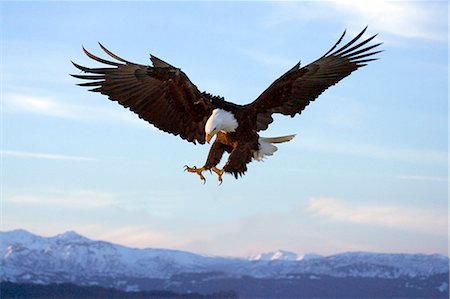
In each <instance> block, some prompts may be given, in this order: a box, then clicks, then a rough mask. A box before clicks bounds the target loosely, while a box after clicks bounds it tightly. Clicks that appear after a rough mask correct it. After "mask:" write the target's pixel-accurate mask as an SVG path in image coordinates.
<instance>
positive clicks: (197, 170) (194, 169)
mask: <svg viewBox="0 0 450 299" xmlns="http://www.w3.org/2000/svg"><path fill="white" fill-rule="evenodd" d="M204 170H205V168H204V167H201V168H197V167H195V166H194V167H189V166H187V165H184V171H187V172H192V173H196V174H197V175H198V176H199V177H200V179H201V180H202V181H203V184H205V183H206V178H205V177H204V176H203V174H202V172H203V171H204Z"/></svg>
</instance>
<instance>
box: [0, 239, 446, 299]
mask: <svg viewBox="0 0 450 299" xmlns="http://www.w3.org/2000/svg"><path fill="white" fill-rule="evenodd" d="M0 240H1V244H0V254H1V257H2V260H1V268H2V270H1V279H2V281H8V282H14V283H34V284H43V285H45V284H52V283H73V284H76V285H80V286H101V287H107V288H116V289H119V290H124V291H129V292H136V291H146V290H155V289H159V290H168V291H176V292H183V293H185V292H198V293H213V292H218V291H234V292H236V293H238V294H240V295H242V296H243V297H245V298H261V297H266V298H269V297H274V296H275V297H277V298H288V297H298V298H301V296H308V297H316V295H317V297H319V296H321V297H323V298H328V297H329V298H335V297H336V296H341V297H348V296H353V295H355V296H356V295H358V294H359V295H361V294H365V295H367V296H368V297H371V296H374V295H376V296H378V297H380V296H381V298H385V295H389V296H388V297H391V298H393V297H400V296H404V297H408V298H413V297H414V298H420V297H421V296H423V297H429V298H430V297H432V298H441V297H442V298H448V289H449V284H448V279H449V258H448V257H447V256H444V255H438V254H432V255H426V254H387V253H369V252H349V253H340V254H335V255H331V256H321V255H317V254H306V255H298V254H296V253H293V252H288V251H283V250H278V251H274V252H269V253H262V254H259V255H257V256H253V257H247V258H232V257H217V256H206V255H199V254H194V253H189V252H185V251H178V250H169V249H152V248H148V249H137V248H129V247H125V246H121V245H116V244H112V243H109V242H104V241H94V240H90V239H88V238H86V237H84V236H81V235H79V234H77V233H76V232H73V231H69V232H66V233H63V234H60V235H57V236H54V237H41V236H38V235H34V234H32V233H30V232H27V231H25V230H14V231H8V232H0ZM330 286H334V289H335V291H334V292H331V291H330V292H328V291H327V290H328V289H329V288H330ZM336 290H337V291H336ZM339 290H341V291H339ZM340 292H341V293H340ZM377 292H378V293H377ZM380 292H381V293H380ZM383 292H385V293H383ZM394 295H395V296H394ZM388 297H386V298H388ZM360 298H363V297H360Z"/></svg>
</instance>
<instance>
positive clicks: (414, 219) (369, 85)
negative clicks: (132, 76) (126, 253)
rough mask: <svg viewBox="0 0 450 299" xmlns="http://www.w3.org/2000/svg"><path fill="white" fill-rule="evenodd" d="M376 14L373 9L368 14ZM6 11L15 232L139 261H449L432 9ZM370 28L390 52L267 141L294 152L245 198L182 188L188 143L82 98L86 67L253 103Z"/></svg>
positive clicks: (246, 183)
mask: <svg viewBox="0 0 450 299" xmlns="http://www.w3.org/2000/svg"><path fill="white" fill-rule="evenodd" d="M360 2H362V1H360ZM0 5H1V6H0V8H1V21H0V22H1V23H0V27H1V40H2V42H1V51H2V52H1V53H2V54H1V76H2V77H1V80H2V81H1V83H2V85H1V99H2V106H1V107H2V145H1V151H2V167H1V171H2V215H1V216H2V223H1V226H2V230H11V229H16V228H24V229H27V230H30V231H32V232H34V233H38V234H41V235H45V236H50V235H55V234H58V233H61V232H64V231H66V230H75V231H77V232H79V233H81V234H83V235H86V236H87V237H90V238H92V239H102V240H108V241H112V242H116V243H120V244H124V245H127V246H133V247H163V248H176V249H181V250H189V251H193V252H198V253H205V254H212V255H227V256H247V255H254V254H258V253H260V252H264V251H271V250H276V249H278V248H282V249H285V250H291V251H295V252H297V253H308V252H316V253H319V254H332V253H336V252H341V251H359V250H367V251H378V252H423V253H447V247H448V242H447V240H448V192H447V186H448V177H447V174H448V172H447V168H448V158H447V139H448V104H447V98H448V86H447V82H448V25H447V18H448V15H447V12H448V3H447V2H446V1H436V2H429V1H427V2H399V1H398V2H379V1H364V3H358V1H354V2H327V1H321V2H185V1H180V2H170V1H168V2H20V1H4V2H1V3H0ZM366 25H369V29H368V33H367V36H369V35H370V34H375V33H379V36H378V37H377V38H376V41H377V42H383V45H382V47H383V49H384V50H385V52H383V53H380V54H379V57H380V58H381V59H380V60H379V61H376V62H373V63H371V64H370V65H368V66H367V67H365V68H362V69H360V70H358V71H357V72H355V73H354V74H352V75H351V76H350V77H348V78H346V79H344V80H343V81H342V82H340V83H339V84H338V85H337V86H334V87H332V88H330V89H329V90H327V91H326V92H325V93H324V94H323V95H322V96H321V97H320V98H319V99H318V100H317V101H315V102H314V103H312V104H311V105H310V106H309V107H308V108H307V109H306V110H305V111H304V112H303V113H302V115H301V116H297V117H295V118H293V119H291V118H286V117H281V116H280V117H276V118H275V122H274V124H273V125H271V126H270V127H269V129H268V130H267V131H266V132H263V133H262V134H261V135H262V136H277V135H285V134H297V137H296V138H295V139H294V140H293V141H291V142H290V143H287V144H281V145H280V146H279V151H278V152H277V153H275V155H274V156H273V157H270V158H269V159H267V160H266V161H265V162H259V163H258V162H253V163H251V164H250V165H249V171H248V172H247V174H246V175H245V176H244V177H243V178H242V179H240V180H235V179H234V178H232V177H231V176H224V183H223V184H222V185H221V186H219V185H218V183H217V181H216V178H215V177H214V176H210V175H209V174H207V175H206V178H207V183H206V185H203V184H202V183H201V181H200V180H198V177H197V176H195V175H193V174H189V173H185V172H183V165H185V164H188V165H190V166H192V165H197V166H201V165H203V164H202V163H204V161H205V159H206V156H207V153H208V150H209V146H200V145H197V146H195V145H193V144H190V143H187V142H185V141H183V140H181V139H179V138H178V137H174V136H172V135H169V134H166V133H163V132H161V131H158V130H157V129H155V128H153V127H152V126H151V125H148V124H147V123H145V122H144V121H141V120H139V119H138V118H137V117H136V116H135V115H133V113H131V112H129V111H126V110H125V109H123V108H122V107H120V106H119V105H117V104H116V103H113V102H110V101H109V100H107V98H106V97H105V96H103V95H101V94H94V93H89V92H87V91H86V90H85V89H83V88H81V87H78V86H76V85H75V84H76V83H79V82H77V80H76V79H74V78H72V77H70V76H69V75H68V74H69V73H77V70H76V69H75V68H74V67H73V66H72V65H71V63H70V60H73V61H75V62H77V63H80V64H82V65H89V66H90V65H96V63H95V62H92V61H90V60H89V59H88V58H87V57H86V56H85V55H84V54H83V53H82V51H81V46H82V45H84V46H85V47H86V48H87V49H89V50H90V51H91V52H93V53H95V54H98V55H103V54H102V53H101V50H100V49H99V47H98V45H97V42H98V41H100V42H102V43H103V44H104V45H105V46H106V47H108V48H109V49H110V50H111V51H113V52H114V53H116V54H118V55H119V56H122V57H123V58H125V59H128V60H131V61H135V62H138V63H142V64H149V60H148V57H149V54H150V53H152V54H154V55H156V56H158V57H160V58H162V59H164V60H166V61H168V62H169V63H171V64H173V65H175V66H178V67H180V68H182V70H183V71H184V72H185V73H186V74H187V75H188V76H189V77H190V79H191V81H193V82H194V83H195V84H196V85H197V86H198V87H199V89H200V90H207V91H209V92H211V93H213V94H218V95H221V96H224V97H225V98H226V99H227V100H229V101H233V102H237V103H241V104H243V103H248V102H250V101H253V100H254V99H255V98H256V97H257V96H258V95H259V94H260V93H261V92H262V91H263V90H264V89H265V88H266V87H267V86H268V85H269V84H270V83H271V82H273V80H275V79H276V78H278V77H279V76H280V75H281V74H283V73H284V72H285V71H286V70H288V69H289V68H291V67H292V66H293V65H295V64H296V63H297V62H298V61H299V60H301V61H302V64H303V65H306V64H308V63H310V62H312V61H313V60H315V59H316V58H318V57H320V56H321V55H322V54H324V53H325V52H326V51H327V50H328V49H329V48H330V47H331V45H332V44H333V43H334V42H335V41H336V40H337V38H338V37H339V36H340V34H341V33H342V31H343V30H344V29H345V28H347V32H348V36H347V40H348V39H350V38H351V37H352V35H354V34H356V33H357V32H359V31H360V30H361V29H362V28H364V27H365V26H366Z"/></svg>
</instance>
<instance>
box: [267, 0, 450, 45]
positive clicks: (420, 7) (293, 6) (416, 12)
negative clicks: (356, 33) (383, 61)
mask: <svg viewBox="0 0 450 299" xmlns="http://www.w3.org/2000/svg"><path fill="white" fill-rule="evenodd" d="M446 10H447V4H446V2H445V1H441V2H433V3H429V2H428V3H427V2H426V1H378V0H367V1H352V0H338V1H320V2H307V1H300V2H277V3H276V8H275V9H274V12H273V14H272V17H271V18H270V19H269V20H268V22H267V25H268V26H274V25H279V24H282V23H285V22H290V21H294V20H299V19H301V20H330V19H331V20H340V22H341V23H343V25H344V27H348V28H349V29H351V28H358V30H360V27H361V26H365V25H369V27H370V28H371V30H374V31H376V32H381V33H383V34H389V35H392V36H396V37H402V38H423V39H430V40H446V39H447V33H446V30H445V26H447V25H446V24H447V23H446V22H447V17H446ZM444 23H445V24H444ZM444 25H445V26H444ZM385 40H386V39H385Z"/></svg>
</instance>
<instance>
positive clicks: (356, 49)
mask: <svg viewBox="0 0 450 299" xmlns="http://www.w3.org/2000/svg"><path fill="white" fill-rule="evenodd" d="M367 28H368V26H366V27H365V28H364V29H363V30H362V31H361V32H360V33H359V34H358V35H356V36H355V37H354V38H353V39H352V40H351V41H349V42H348V43H347V44H345V45H344V46H342V47H340V48H339V49H337V50H335V49H336V48H337V46H338V45H339V44H340V43H341V41H342V40H343V38H344V36H345V33H346V30H344V33H343V34H342V35H341V37H340V38H339V40H338V41H337V42H336V43H335V44H334V45H333V47H332V48H331V49H330V50H329V51H328V52H327V53H325V55H323V56H322V58H323V57H327V56H340V57H342V58H347V59H348V60H350V61H351V62H354V63H356V64H357V66H358V67H360V66H364V65H366V64H367V62H369V61H373V60H377V59H378V58H367V57H369V56H373V55H375V54H378V53H380V52H383V50H379V51H370V50H372V49H374V48H376V47H378V46H379V45H381V44H382V43H378V44H375V45H371V46H368V47H365V48H362V47H363V46H364V45H366V44H367V43H369V42H370V41H371V40H373V39H374V38H375V37H376V36H377V35H378V34H375V35H373V36H371V37H369V38H367V39H365V40H363V41H361V42H359V43H356V42H357V41H359V40H360V38H361V37H362V36H363V34H364V33H365V32H366V30H367ZM355 43H356V44H355Z"/></svg>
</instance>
